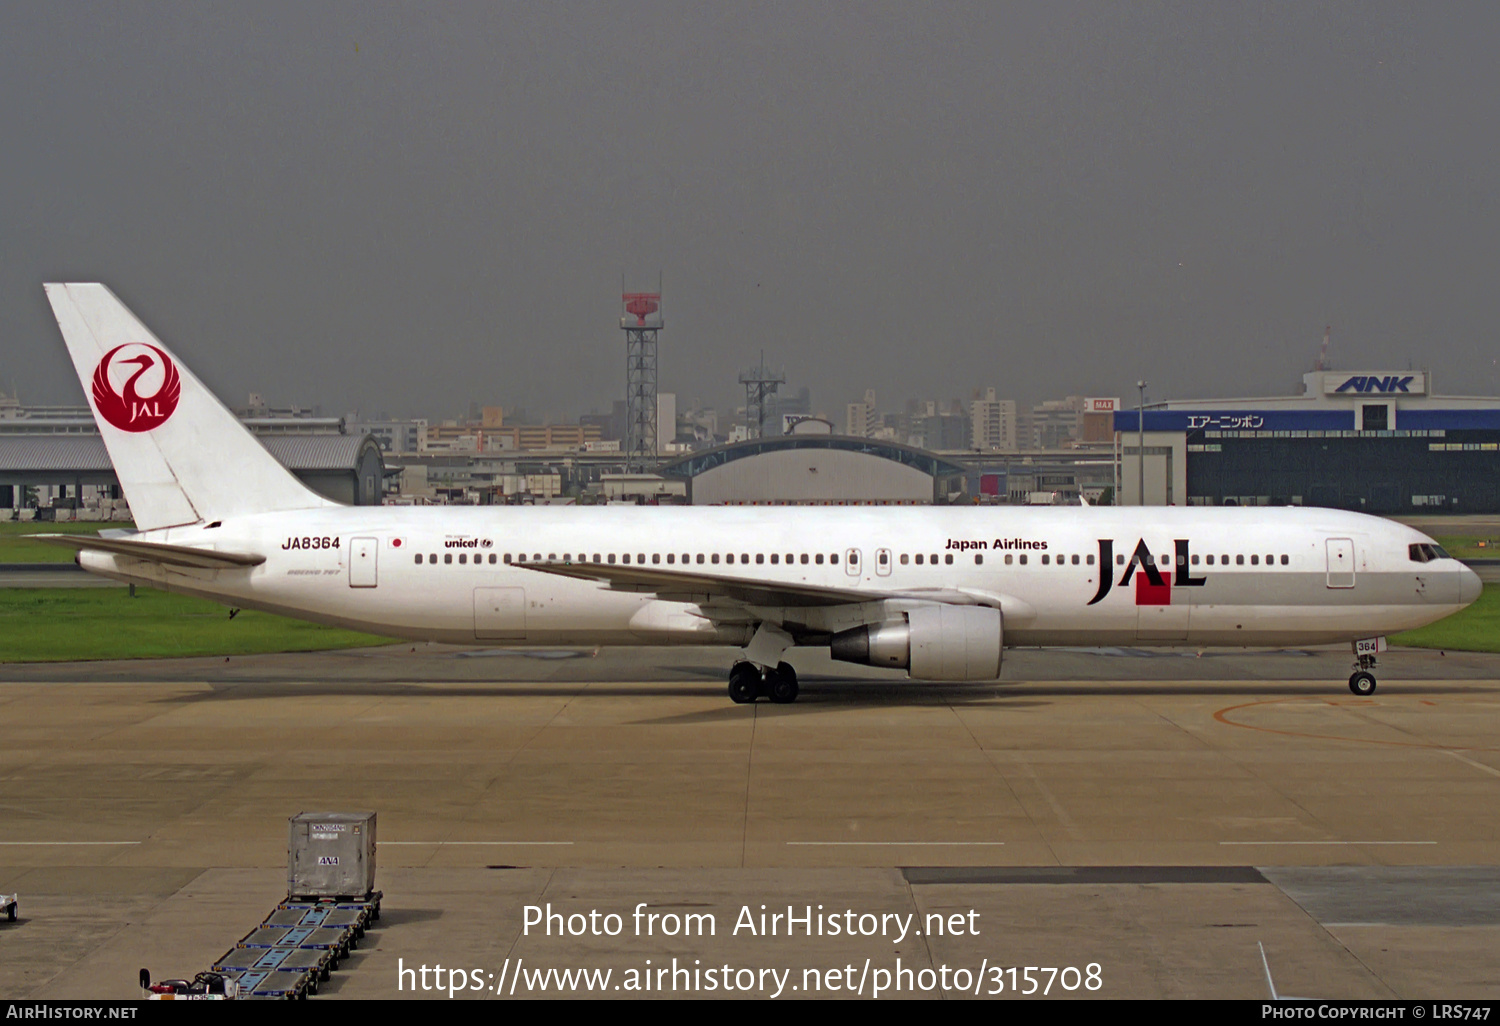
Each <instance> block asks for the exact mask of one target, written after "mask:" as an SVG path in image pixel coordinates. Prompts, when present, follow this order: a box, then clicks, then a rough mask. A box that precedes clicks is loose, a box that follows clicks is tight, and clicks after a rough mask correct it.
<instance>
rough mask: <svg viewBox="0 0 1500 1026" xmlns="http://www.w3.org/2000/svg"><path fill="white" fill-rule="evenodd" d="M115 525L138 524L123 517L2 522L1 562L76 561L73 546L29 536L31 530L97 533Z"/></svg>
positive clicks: (0, 525) (128, 525)
mask: <svg viewBox="0 0 1500 1026" xmlns="http://www.w3.org/2000/svg"><path fill="white" fill-rule="evenodd" d="M114 527H123V528H125V529H127V530H131V529H134V527H135V525H134V524H128V523H124V522H121V521H108V522H103V521H96V522H93V523H87V522H86V523H78V522H76V521H67V522H65V523H61V524H52V523H39V522H37V521H35V520H33V521H30V522H29V523H25V524H23V523H20V522H19V521H10V522H7V523H3V524H0V563H71V562H73V550H72V549H67V548H63V546H61V545H48V544H47V543H46V542H39V541H32V540H30V539H29V538H28V537H27V536H28V535H32V534H98V533H99V532H100V531H101V530H109V529H110V528H114Z"/></svg>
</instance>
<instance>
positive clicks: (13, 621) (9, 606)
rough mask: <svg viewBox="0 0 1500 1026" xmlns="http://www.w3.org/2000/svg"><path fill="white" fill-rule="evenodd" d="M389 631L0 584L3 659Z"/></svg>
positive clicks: (352, 644)
mask: <svg viewBox="0 0 1500 1026" xmlns="http://www.w3.org/2000/svg"><path fill="white" fill-rule="evenodd" d="M389 642H390V639H389V638H381V637H377V636H375V635H373V634H359V633H357V632H355V631H346V630H340V629H338V628H336V627H324V626H321V625H319V624H312V623H303V622H302V621H300V620H289V619H287V618H286V617H284V616H274V615H272V614H270V613H259V612H256V611H254V610H250V609H247V610H244V611H243V612H241V613H240V614H239V615H238V616H236V617H235V618H234V619H233V620H231V619H229V610H228V609H227V608H225V607H224V606H221V605H219V604H218V603H216V602H209V601H206V600H204V599H197V598H189V597H188V596H185V595H169V594H167V593H166V592H162V591H153V590H151V589H149V588H138V589H137V590H136V597H135V598H131V597H130V593H129V590H128V589H126V588H5V589H0V662H7V663H17V662H55V661H58V660H71V659H152V658H160V657H170V656H205V655H248V654H250V653H253V652H309V651H315V650H319V649H330V648H357V647H360V646H363V645H382V644H388V643H389Z"/></svg>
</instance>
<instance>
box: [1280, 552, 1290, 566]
mask: <svg viewBox="0 0 1500 1026" xmlns="http://www.w3.org/2000/svg"><path fill="white" fill-rule="evenodd" d="M1290 562H1291V559H1289V558H1288V557H1287V556H1286V555H1285V554H1284V553H1283V554H1282V557H1281V565H1282V566H1286V565H1287V564H1288V563H1290Z"/></svg>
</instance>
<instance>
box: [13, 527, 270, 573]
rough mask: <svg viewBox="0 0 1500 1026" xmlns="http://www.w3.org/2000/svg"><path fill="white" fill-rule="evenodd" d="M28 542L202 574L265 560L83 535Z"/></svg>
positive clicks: (39, 537) (40, 536)
mask: <svg viewBox="0 0 1500 1026" xmlns="http://www.w3.org/2000/svg"><path fill="white" fill-rule="evenodd" d="M28 539H29V540H33V541H41V542H47V543H48V544H50V545H62V546H64V547H66V548H70V549H78V550H79V551H80V552H82V551H88V552H109V553H113V554H114V555H116V556H128V557H130V558H131V559H144V560H146V561H147V562H151V563H161V564H163V565H164V566H191V567H198V568H200V569H204V570H233V569H237V568H243V567H248V566H259V565H260V564H262V563H264V562H265V561H266V557H265V556H257V555H255V554H254V553H247V552H221V551H219V550H218V549H199V548H194V547H192V546H190V545H163V544H161V543H160V542H148V541H134V540H132V539H129V538H100V537H99V536H97V535H87V534H33V535H28Z"/></svg>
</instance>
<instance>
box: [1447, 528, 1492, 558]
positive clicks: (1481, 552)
mask: <svg viewBox="0 0 1500 1026" xmlns="http://www.w3.org/2000/svg"><path fill="white" fill-rule="evenodd" d="M1432 537H1433V538H1434V539H1435V540H1436V541H1437V543H1438V544H1439V545H1441V546H1442V547H1443V548H1444V549H1445V550H1447V553H1448V555H1450V556H1452V557H1453V558H1454V559H1500V536H1496V537H1490V536H1489V533H1488V532H1486V533H1485V534H1479V535H1473V534H1435V535H1433V536H1432Z"/></svg>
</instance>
